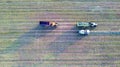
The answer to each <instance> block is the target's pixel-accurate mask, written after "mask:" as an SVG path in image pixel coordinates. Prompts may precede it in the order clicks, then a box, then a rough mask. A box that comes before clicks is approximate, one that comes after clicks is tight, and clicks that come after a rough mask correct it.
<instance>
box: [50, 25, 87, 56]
mask: <svg viewBox="0 0 120 67" xmlns="http://www.w3.org/2000/svg"><path fill="white" fill-rule="evenodd" d="M84 37H85V36H83V35H79V34H78V30H77V28H76V27H73V28H71V29H70V30H69V31H66V32H63V34H61V35H60V36H59V37H58V38H57V39H56V40H55V41H54V42H51V43H50V44H49V51H51V52H52V53H53V55H55V56H57V55H59V54H60V53H63V52H64V51H65V49H67V48H68V47H69V46H71V45H73V44H74V43H75V42H77V41H79V40H81V39H82V38H84Z"/></svg>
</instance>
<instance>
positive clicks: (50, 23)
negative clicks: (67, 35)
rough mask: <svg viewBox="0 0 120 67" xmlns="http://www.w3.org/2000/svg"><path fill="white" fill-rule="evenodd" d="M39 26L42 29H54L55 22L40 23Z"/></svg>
mask: <svg viewBox="0 0 120 67" xmlns="http://www.w3.org/2000/svg"><path fill="white" fill-rule="evenodd" d="M39 25H40V26H42V27H56V26H57V23H56V22H50V21H40V22H39Z"/></svg>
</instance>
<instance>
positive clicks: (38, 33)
mask: <svg viewBox="0 0 120 67" xmlns="http://www.w3.org/2000/svg"><path fill="white" fill-rule="evenodd" d="M54 29H55V28H52V27H49V28H48V27H41V26H40V25H37V26H36V27H34V28H32V29H31V30H30V31H29V32H26V33H25V34H23V35H22V36H20V37H18V39H17V40H15V41H14V42H13V43H12V44H11V46H9V47H7V48H6V49H5V50H3V51H1V52H0V53H8V52H9V53H10V52H14V51H16V50H17V49H18V48H20V47H22V46H25V45H29V44H31V43H33V41H34V40H35V39H38V38H41V37H44V36H45V35H46V34H47V33H49V32H51V31H52V30H54Z"/></svg>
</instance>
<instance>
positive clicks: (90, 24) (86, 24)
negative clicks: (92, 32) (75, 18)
mask: <svg viewBox="0 0 120 67" xmlns="http://www.w3.org/2000/svg"><path fill="white" fill-rule="evenodd" d="M76 26H77V28H79V29H90V28H95V27H97V24H96V23H94V22H77V24H76Z"/></svg>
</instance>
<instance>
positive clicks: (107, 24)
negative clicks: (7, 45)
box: [3, 2, 120, 67]
mask: <svg viewBox="0 0 120 67" xmlns="http://www.w3.org/2000/svg"><path fill="white" fill-rule="evenodd" d="M28 5H29V6H28ZM112 5H113V6H112ZM17 6H20V4H19V5H17ZM23 6H24V7H22V5H21V6H20V7H14V8H16V9H17V8H19V9H27V10H28V11H27V10H26V12H25V11H24V10H23V12H25V13H27V15H26V16H25V18H26V19H28V20H29V21H31V22H33V23H36V24H37V23H38V22H39V21H40V20H45V21H55V22H57V23H58V26H57V28H54V29H43V28H41V27H39V25H36V26H35V27H33V29H30V30H28V32H26V33H25V34H23V35H22V36H20V37H19V38H18V39H17V40H16V42H15V44H17V45H18V46H16V47H13V48H12V49H13V50H14V49H16V50H14V51H13V52H12V54H17V56H15V57H11V58H10V59H7V60H3V61H5V62H15V64H14V65H13V67H14V66H15V67H119V64H120V54H119V48H120V46H119V45H120V42H119V41H120V23H119V21H120V20H119V17H118V15H117V18H116V14H115V15H111V14H108V15H104V13H109V12H111V13H116V12H118V11H119V9H117V8H119V7H118V6H120V3H116V2H115V3H112V2H108V3H107V2H105V3H103V2H102V3H101V2H97V3H92V2H86V3H85V2H83V3H82V2H43V3H42V2H38V3H33V4H29V2H28V3H27V5H23ZM96 6H100V7H96ZM112 8H113V9H112ZM21 12H22V10H21ZM103 15H104V16H103ZM78 21H79V22H82V21H86V22H89V21H94V22H96V23H97V24H98V27H97V28H96V29H94V30H91V34H90V35H88V36H81V35H79V34H78V30H77V28H76V25H75V24H76V22H78ZM23 30H24V29H23ZM6 51H7V50H6ZM14 58H15V59H14ZM11 64H12V63H11Z"/></svg>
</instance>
